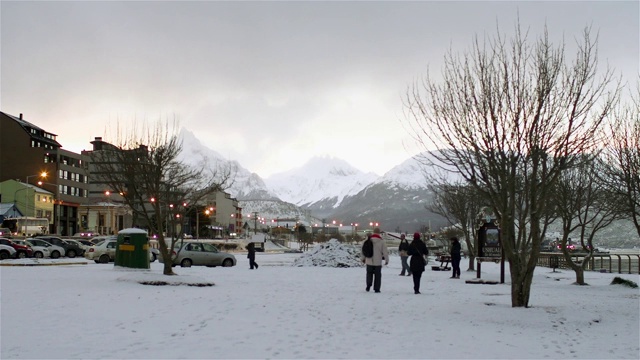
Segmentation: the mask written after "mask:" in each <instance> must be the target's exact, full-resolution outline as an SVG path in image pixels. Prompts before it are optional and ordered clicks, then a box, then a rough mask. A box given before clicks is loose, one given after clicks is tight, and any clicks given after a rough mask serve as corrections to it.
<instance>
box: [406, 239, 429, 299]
mask: <svg viewBox="0 0 640 360" xmlns="http://www.w3.org/2000/svg"><path fill="white" fill-rule="evenodd" d="M409 255H411V261H410V262H409V268H410V269H411V274H412V275H413V291H414V294H420V280H421V278H422V273H423V272H424V268H425V266H426V265H427V260H426V257H427V255H429V249H427V245H425V243H424V242H423V241H422V240H421V239H420V233H415V234H413V241H412V242H411V244H409Z"/></svg>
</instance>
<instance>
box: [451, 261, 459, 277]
mask: <svg viewBox="0 0 640 360" xmlns="http://www.w3.org/2000/svg"><path fill="white" fill-rule="evenodd" d="M451 268H453V277H460V258H459V257H451Z"/></svg>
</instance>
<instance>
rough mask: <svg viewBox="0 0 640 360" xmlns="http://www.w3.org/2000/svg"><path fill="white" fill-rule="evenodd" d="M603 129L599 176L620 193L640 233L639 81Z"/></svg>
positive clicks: (613, 190) (628, 214)
mask: <svg viewBox="0 0 640 360" xmlns="http://www.w3.org/2000/svg"><path fill="white" fill-rule="evenodd" d="M639 80H640V79H639ZM607 130H608V133H607V136H606V137H605V138H606V139H607V142H606V147H605V151H604V152H603V159H604V162H605V163H606V164H607V165H608V167H607V168H606V171H604V172H602V174H603V175H604V176H603V178H604V181H605V183H606V184H608V186H609V187H610V189H611V191H612V192H614V193H616V194H618V195H620V196H621V197H622V199H623V204H624V205H625V206H624V207H625V213H626V214H627V217H628V218H630V219H631V220H632V221H633V223H634V225H635V227H636V231H637V232H638V236H640V82H638V84H637V86H636V92H635V94H631V96H630V97H629V98H628V102H626V103H623V104H622V105H621V106H620V107H618V108H617V109H616V112H615V113H614V116H613V119H612V121H611V122H610V123H609V126H608V128H607Z"/></svg>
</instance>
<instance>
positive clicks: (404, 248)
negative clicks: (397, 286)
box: [398, 233, 411, 276]
mask: <svg viewBox="0 0 640 360" xmlns="http://www.w3.org/2000/svg"><path fill="white" fill-rule="evenodd" d="M398 254H400V261H401V262H402V272H401V273H400V276H404V274H405V272H406V273H407V276H411V269H410V268H409V262H408V260H409V242H408V241H407V236H406V235H405V234H404V233H402V234H400V245H399V246H398Z"/></svg>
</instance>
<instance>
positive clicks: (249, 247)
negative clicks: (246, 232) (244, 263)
mask: <svg viewBox="0 0 640 360" xmlns="http://www.w3.org/2000/svg"><path fill="white" fill-rule="evenodd" d="M247 250H248V251H249V253H248V254H247V258H248V259H249V269H250V270H253V267H254V266H255V268H256V270H257V269H258V263H256V245H255V244H254V243H252V242H250V243H249V245H247Z"/></svg>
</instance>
